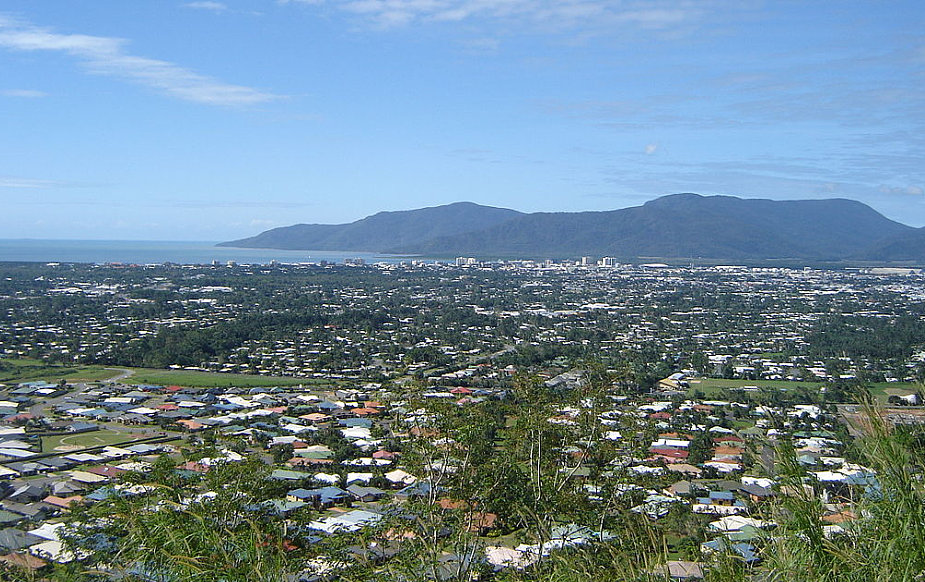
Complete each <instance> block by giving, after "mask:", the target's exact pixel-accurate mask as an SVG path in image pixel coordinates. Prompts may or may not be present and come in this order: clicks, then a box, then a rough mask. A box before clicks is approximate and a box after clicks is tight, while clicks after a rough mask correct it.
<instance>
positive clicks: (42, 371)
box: [0, 360, 119, 384]
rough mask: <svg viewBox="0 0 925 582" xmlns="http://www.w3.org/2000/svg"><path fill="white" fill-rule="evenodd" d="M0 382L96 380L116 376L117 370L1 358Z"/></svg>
mask: <svg viewBox="0 0 925 582" xmlns="http://www.w3.org/2000/svg"><path fill="white" fill-rule="evenodd" d="M2 363H3V364H4V366H3V368H2V369H0V383H5V384H13V383H18V382H32V381H36V380H45V381H47V382H57V381H58V380H62V379H64V380H67V381H68V382H98V381H100V380H107V379H109V378H112V377H114V376H118V375H119V372H118V371H117V370H107V369H106V368H104V367H103V366H67V365H52V364H46V363H44V362H41V361H38V360H2Z"/></svg>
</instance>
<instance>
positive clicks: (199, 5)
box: [183, 1, 228, 12]
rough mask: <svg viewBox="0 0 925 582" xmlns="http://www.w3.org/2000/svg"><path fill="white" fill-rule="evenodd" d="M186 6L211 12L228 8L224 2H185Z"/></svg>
mask: <svg viewBox="0 0 925 582" xmlns="http://www.w3.org/2000/svg"><path fill="white" fill-rule="evenodd" d="M183 6H185V7H186V8H195V9H196V10H211V11H212V12H222V11H224V10H228V5H226V4H225V3H224V2H208V1H206V2H187V3H186V4H184V5H183Z"/></svg>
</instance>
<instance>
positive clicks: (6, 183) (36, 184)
mask: <svg viewBox="0 0 925 582" xmlns="http://www.w3.org/2000/svg"><path fill="white" fill-rule="evenodd" d="M67 185H69V183H67V182H59V181H57V180H36V179H33V178H11V177H4V176H0V188H55V187H58V186H67Z"/></svg>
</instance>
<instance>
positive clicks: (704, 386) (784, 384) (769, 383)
mask: <svg viewBox="0 0 925 582" xmlns="http://www.w3.org/2000/svg"><path fill="white" fill-rule="evenodd" d="M823 385H824V384H823V383H822V382H790V381H789V380H726V379H724V378H701V379H700V380H699V381H698V380H692V381H691V388H690V393H691V394H693V392H694V391H695V390H700V391H701V392H703V393H704V394H706V395H707V396H710V395H711V394H716V393H718V392H719V391H721V390H723V389H724V388H726V389H728V388H741V387H743V386H758V387H759V388H790V389H796V388H798V387H800V386H804V387H806V388H814V389H817V390H818V389H819V388H821V387H822V386H823Z"/></svg>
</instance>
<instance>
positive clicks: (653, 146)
mask: <svg viewBox="0 0 925 582" xmlns="http://www.w3.org/2000/svg"><path fill="white" fill-rule="evenodd" d="M656 151H658V144H657V143H648V144H646V155H647V156H651V155H652V154H654V153H655V152H656Z"/></svg>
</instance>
